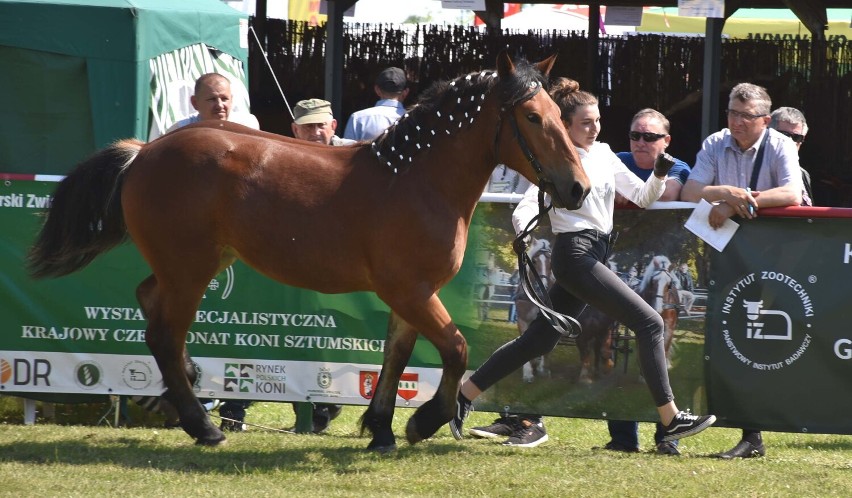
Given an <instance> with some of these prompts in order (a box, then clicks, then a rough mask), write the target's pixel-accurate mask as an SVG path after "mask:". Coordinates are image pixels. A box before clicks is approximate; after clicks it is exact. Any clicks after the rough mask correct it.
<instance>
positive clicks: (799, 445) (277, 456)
mask: <svg viewBox="0 0 852 498" xmlns="http://www.w3.org/2000/svg"><path fill="white" fill-rule="evenodd" d="M43 409H44V407H41V406H40V410H43ZM107 409H108V405H106V404H96V403H95V404H88V405H57V408H56V414H55V418H56V419H57V422H59V423H53V422H49V421H47V420H44V419H42V418H40V419H39V420H38V422H37V424H36V425H34V426H24V425H20V421H21V410H20V406H19V400H17V399H14V398H9V397H0V420H3V422H2V423H0V475H2V483H3V484H2V487H0V495H3V496H16V497H17V496H107V495H109V496H181V497H183V496H231V497H233V496H322V497H338V496H343V497H347V496H357V497H363V496H369V497H373V496H393V497H398V496H424V497H433V496H512V497H526V496H529V497H542V496H584V497H585V496H619V497H621V496H625V497H630V496H641V497H645V496H662V495H666V494H677V495H679V496H796V497H798V496H850V495H852V479H850V475H852V474H850V472H852V460H850V458H849V455H850V450H852V438H849V437H848V436H834V435H803V434H782V433H765V434H764V438H765V442H766V445H767V451H768V454H767V456H766V457H765V458H762V459H750V460H740V461H732V462H726V461H720V460H716V459H712V458H708V455H709V454H711V453H714V452H717V451H722V450H725V449H728V448H729V447H731V446H732V445H733V444H734V443H735V442H736V441H737V439H738V438H739V431H737V430H734V429H719V428H713V429H710V430H707V431H705V432H703V433H701V434H699V435H698V436H695V437H691V438H687V439H685V440H683V441H682V444H681V449H682V452H683V456H681V457H664V456H657V455H654V454H652V453H650V452H647V451H645V452H642V453H638V454H631V455H625V454H619V453H611V452H607V451H603V450H593V449H592V447H593V446H600V445H603V444H604V443H606V441H607V439H608V436H607V432H606V424H605V423H604V422H602V421H599V420H584V419H570V418H557V417H549V418H547V419H546V424H547V428H548V433H549V435H550V441H548V442H547V443H545V444H543V445H541V446H539V447H538V448H533V449H517V448H508V447H503V446H502V445H500V444H499V442H494V441H486V440H476V439H466V440H464V441H455V440H454V439H453V438H452V436H450V433H449V430H448V429H447V428H446V427H444V428H442V429H441V430H440V431H439V432H438V434H437V435H436V436H435V437H434V438H432V439H430V440H428V441H425V442H423V443H420V444H417V445H415V446H410V445H408V444H407V443H405V441H404V436H403V434H404V424H405V422H406V420H407V417H408V416H409V415H410V414H411V413H412V411H411V410H410V409H398V411H397V417H396V419H395V421H394V431H395V433H396V434H397V437H398V441H397V442H398V444H399V449H398V450H397V451H396V452H394V453H391V454H388V455H378V454H375V453H370V452H367V451H365V449H364V448H365V447H366V445H367V443H368V441H369V440H368V439H367V438H366V437H360V436H359V435H358V417H360V415H361V413H363V411H364V408H363V407H346V408H345V409H344V411H343V414H342V415H341V416H340V418H338V419H337V420H335V421H334V422H333V423H332V426H331V428H330V429H329V431H328V433H327V434H325V435H321V436H316V435H297V434H287V433H281V432H275V431H273V430H271V429H280V428H283V427H289V426H292V425H293V423H294V421H295V420H294V415H293V410H292V408H291V407H290V405H289V404H285V403H257V404H255V405H253V406H252V407H251V408H249V410H248V416H247V418H246V421H247V422H250V423H252V424H257V425H260V426H264V427H268V428H270V429H264V428H260V427H255V426H253V427H250V428H249V430H248V431H247V432H244V433H237V434H232V435H229V439H228V442H227V444H225V445H223V446H221V447H218V448H203V447H197V446H195V445H194V444H193V441H192V440H191V439H190V438H189V436H187V435H186V434H184V433H183V431H180V430H166V429H163V428H161V427H160V423H161V421H160V420H159V419H158V418H157V417H155V416H151V415H146V414H144V413H142V412H139V411H138V410H137V409H136V408H135V407H130V409H129V410H128V416H129V417H130V422H131V424H132V425H133V427H130V428H128V427H121V428H112V427H109V426H107V425H95V424H97V422H98V420H99V419H100V418H101V417H102V415H103V414H104V413H105V412H106V411H107ZM66 410H67V411H69V412H75V413H76V415H75V417H74V421H73V425H70V424H72V422H71V420H70V418H71V416H70V415H71V414H70V413H66ZM493 418H494V414H492V413H483V412H474V413H473V414H472V416H471V420H470V423H469V424H468V425H469V426H473V425H480V424H487V423H490V422H491V420H492V419H493ZM652 434H653V427H652V426H651V425H650V424H642V428H641V437H642V444H643V449H645V450H650V448H651V447H652V441H651V437H652Z"/></svg>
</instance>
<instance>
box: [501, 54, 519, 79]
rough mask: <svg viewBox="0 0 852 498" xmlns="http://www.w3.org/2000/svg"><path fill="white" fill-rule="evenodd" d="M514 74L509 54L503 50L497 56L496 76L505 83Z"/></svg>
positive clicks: (513, 66) (513, 65)
mask: <svg viewBox="0 0 852 498" xmlns="http://www.w3.org/2000/svg"><path fill="white" fill-rule="evenodd" d="M514 72H515V64H513V63H512V59H511V58H510V57H509V53H508V52H506V50H505V49H504V50H501V51H500V53H499V54H498V55H497V76H499V77H500V79H501V80H504V81H505V80H506V79H507V78H508V77H509V76H510V75H511V74H513V73H514Z"/></svg>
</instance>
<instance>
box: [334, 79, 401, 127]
mask: <svg viewBox="0 0 852 498" xmlns="http://www.w3.org/2000/svg"><path fill="white" fill-rule="evenodd" d="M373 90H375V92H376V95H378V96H379V101H378V102H376V105H374V106H373V107H368V108H367V109H363V110H361V111H358V112H356V113H353V114H352V115H351V116H350V117H349V122H347V123H346V129H345V130H344V132H343V138H348V139H350V140H373V139H374V138H376V137H378V136H379V135H381V134H382V133H384V131H385V130H386V129H387V128H388V127H389V126H390V125H392V124H394V123H396V121H397V120H398V119H399V118H400V116H402V115H403V114H405V106H404V105H402V103H403V102H404V101H405V98H406V97H408V80H407V79H406V77H405V71H403V70H402V69H400V68H398V67H389V68H387V69H385V70H384V71H382V72H381V73H379V76H378V77H377V78H376V83H375V85H373Z"/></svg>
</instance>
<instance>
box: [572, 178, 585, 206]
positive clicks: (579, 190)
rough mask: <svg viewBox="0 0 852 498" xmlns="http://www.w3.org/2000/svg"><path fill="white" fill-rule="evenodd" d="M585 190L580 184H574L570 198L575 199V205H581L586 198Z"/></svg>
mask: <svg viewBox="0 0 852 498" xmlns="http://www.w3.org/2000/svg"><path fill="white" fill-rule="evenodd" d="M586 194H587V192H586V190H585V189H584V188H583V186H582V185H580V182H574V187H573V188H571V197H572V198H574V199H577V204H578V205H579V204H582V203H583V201H584V200H585V198H586Z"/></svg>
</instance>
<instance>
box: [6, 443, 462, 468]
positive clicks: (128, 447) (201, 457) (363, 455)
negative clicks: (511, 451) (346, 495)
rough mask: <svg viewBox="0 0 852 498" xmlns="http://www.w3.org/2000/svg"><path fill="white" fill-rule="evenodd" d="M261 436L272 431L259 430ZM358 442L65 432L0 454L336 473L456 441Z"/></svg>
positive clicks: (443, 450) (448, 449)
mask: <svg viewBox="0 0 852 498" xmlns="http://www.w3.org/2000/svg"><path fill="white" fill-rule="evenodd" d="M236 437H238V436H232V438H236ZM262 437H272V435H269V434H263V435H262ZM289 437H298V438H314V439H316V444H315V445H313V444H312V445H308V446H305V445H303V444H300V447H299V448H288V447H286V444H287V443H286V438H289ZM328 438H334V439H338V440H340V439H346V440H347V441H346V445H345V446H340V445H330V444H329V441H328ZM348 440H351V441H348ZM232 442H233V441H232ZM363 442H364V438H363V437H361V436H358V435H356V434H353V435H329V434H325V435H323V436H316V435H286V436H284V439H282V440H281V443H280V444H281V447H279V448H271V449H269V450H268V451H260V450H256V449H251V448H250V447H248V446H247V447H239V448H235V445H234V444H231V445H225V446H222V447H218V448H211V447H206V446H200V445H195V444H193V443H192V442H190V441H182V440H181V441H178V442H175V443H174V446H171V445H169V447H168V448H167V449H164V441H163V440H160V439H156V440H154V439H148V438H146V437H145V436H143V435H140V436H139V437H138V438H135V437H128V436H126V435H123V436H116V437H114V438H102V437H98V438H97V440H96V441H93V440H92V439H80V438H79V437H76V436H69V437H68V439H67V440H60V441H50V442H28V443H27V444H26V449H25V450H23V451H22V447H21V445H19V444H0V454H2V455H4V456H3V459H4V461H6V462H18V463H21V464H26V465H56V464H61V465H63V464H64V465H72V466H73V465H91V464H106V465H113V466H116V467H119V468H126V469H135V468H144V469H155V470H158V471H165V472H168V471H173V472H180V473H185V472H195V473H209V474H219V475H221V474H228V473H232V472H233V471H234V465H235V462H238V463H239V466H240V468H243V469H259V470H274V469H278V468H288V469H291V470H301V471H305V472H316V471H318V470H323V471H327V470H328V467H329V465H331V466H333V467H334V472H335V473H337V474H348V473H356V472H357V473H363V472H369V467H365V466H364V465H363V463H364V462H370V461H373V460H375V459H376V458H408V457H415V458H419V457H421V456H422V455H423V454H428V455H435V456H442V455H447V454H455V453H458V451H459V444H458V443H457V442H455V441H452V442H446V443H445V442H441V441H440V440H432V441H429V442H428V443H427V444H423V445H406V446H401V447H399V448H398V449H397V450H395V451H392V452H388V453H379V452H376V451H369V450H365V449H364V446H363ZM350 443H351V444H350ZM271 445H272V444H270V446H271ZM252 446H254V445H252Z"/></svg>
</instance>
